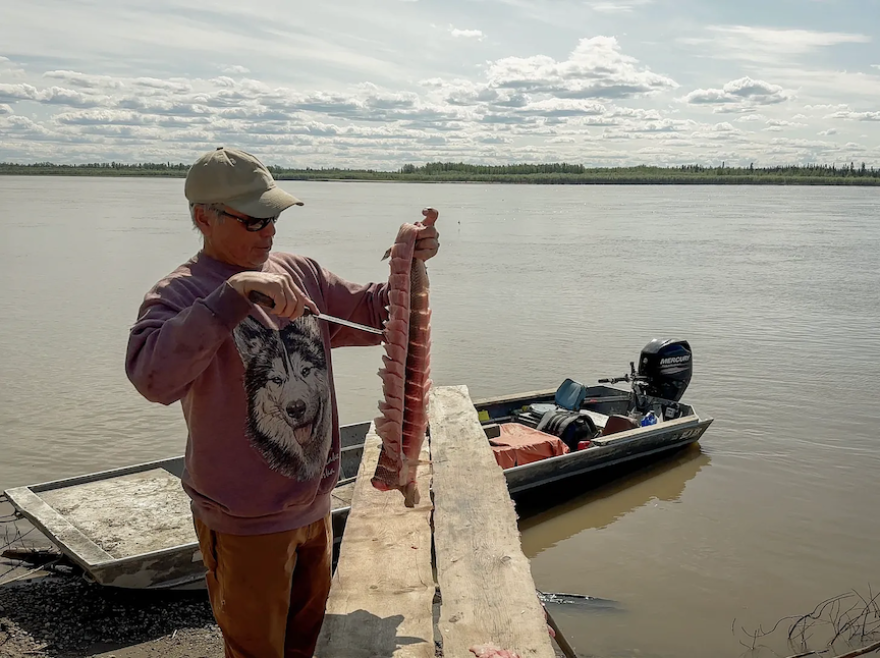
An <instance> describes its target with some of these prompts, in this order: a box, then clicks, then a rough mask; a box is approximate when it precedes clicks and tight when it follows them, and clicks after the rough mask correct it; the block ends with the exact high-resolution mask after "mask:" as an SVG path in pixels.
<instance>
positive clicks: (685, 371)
mask: <svg viewBox="0 0 880 658" xmlns="http://www.w3.org/2000/svg"><path fill="white" fill-rule="evenodd" d="M693 372H694V361H693V353H692V352H691V346H690V344H689V343H688V342H687V341H686V340H668V339H667V340H663V339H660V338H655V339H654V340H652V341H651V342H650V343H648V344H647V345H645V347H644V349H643V350H642V353H641V355H640V356H639V371H638V374H639V376H641V377H644V379H645V387H644V392H645V393H646V394H647V395H650V396H653V397H657V398H663V399H666V400H672V401H673V402H678V401H679V400H681V396H682V395H684V392H685V390H687V387H688V384H690V382H691V376H692V375H693Z"/></svg>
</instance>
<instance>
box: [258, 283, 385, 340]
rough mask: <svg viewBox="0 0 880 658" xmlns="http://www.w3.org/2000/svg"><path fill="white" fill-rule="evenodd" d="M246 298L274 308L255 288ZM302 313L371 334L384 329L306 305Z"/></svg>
mask: <svg viewBox="0 0 880 658" xmlns="http://www.w3.org/2000/svg"><path fill="white" fill-rule="evenodd" d="M248 299H249V300H250V301H252V302H253V303H254V304H259V305H260V306H265V307H266V308H268V309H269V310H271V309H273V308H275V300H274V299H272V298H271V297H269V296H268V295H264V294H263V293H261V292H258V291H256V290H251V291H250V292H249V293H248ZM303 315H314V316H315V317H316V318H318V319H319V320H324V321H325V322H334V323H336V324H341V325H343V326H345V327H351V328H352V329H359V330H360V331H367V332H369V333H371V334H378V335H379V336H381V335H382V334H384V333H385V330H384V329H376V327H368V326H367V325H365V324H358V323H357V322H351V321H349V320H343V319H342V318H336V317H333V316H332V315H325V314H324V313H313V312H312V310H311V309H310V308H308V307H306V308H305V310H304V311H303Z"/></svg>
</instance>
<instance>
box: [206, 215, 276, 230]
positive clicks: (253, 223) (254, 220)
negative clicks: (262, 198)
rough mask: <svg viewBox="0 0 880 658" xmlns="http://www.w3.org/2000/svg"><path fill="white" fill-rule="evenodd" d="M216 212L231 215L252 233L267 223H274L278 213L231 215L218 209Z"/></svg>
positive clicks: (264, 226) (261, 228) (267, 224)
mask: <svg viewBox="0 0 880 658" xmlns="http://www.w3.org/2000/svg"><path fill="white" fill-rule="evenodd" d="M217 213H218V214H220V215H225V216H226V217H231V218H232V219H234V220H235V221H237V222H239V223H241V224H242V225H243V226H244V228H245V230H246V231H250V232H252V233H256V232H257V231H262V230H263V229H264V228H266V227H267V226H269V224H270V223H271V224H274V223H275V222H277V221H278V215H275V216H274V217H264V218H260V217H238V216H237V215H231V214H229V213H228V212H226V211H224V210H218V211H217Z"/></svg>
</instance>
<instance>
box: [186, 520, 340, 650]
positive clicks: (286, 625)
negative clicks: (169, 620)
mask: <svg viewBox="0 0 880 658" xmlns="http://www.w3.org/2000/svg"><path fill="white" fill-rule="evenodd" d="M195 527H196V534H197V535H198V538H199V547H200V549H201V552H202V559H203V561H204V563H205V567H206V568H207V570H208V573H207V574H206V576H205V577H206V580H207V584H208V595H209V597H210V599H211V609H212V610H213V612H214V618H215V619H216V620H217V624H218V625H219V626H220V630H221V631H222V633H223V640H224V644H225V649H226V654H225V655H226V658H312V655H313V654H314V652H315V645H316V644H317V642H318V634H319V633H320V631H321V625H322V624H323V622H324V610H325V606H326V603H327V596H328V595H329V593H330V574H331V559H332V553H333V526H332V525H331V522H330V516H329V515H327V516H326V517H325V518H323V519H321V520H319V521H316V522H315V523H312V524H311V525H308V526H305V527H303V528H297V529H295V530H290V531H288V532H280V533H277V534H271V535H252V536H241V535H227V534H223V533H218V532H215V531H213V530H211V529H210V528H208V527H207V526H206V525H205V524H204V523H202V522H201V521H199V520H198V519H195Z"/></svg>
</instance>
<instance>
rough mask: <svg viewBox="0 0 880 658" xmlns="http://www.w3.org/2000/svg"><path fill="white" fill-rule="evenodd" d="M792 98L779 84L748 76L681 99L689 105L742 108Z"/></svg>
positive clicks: (698, 90)
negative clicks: (719, 87) (718, 87)
mask: <svg viewBox="0 0 880 658" xmlns="http://www.w3.org/2000/svg"><path fill="white" fill-rule="evenodd" d="M791 98H792V94H791V93H790V92H787V91H785V90H784V89H783V88H782V87H780V86H779V85H774V84H770V83H769V82H764V81H763V80H753V79H752V78H750V77H748V76H746V77H743V78H739V79H737V80H732V81H730V82H728V83H727V84H726V85H724V86H723V87H722V88H721V89H697V90H695V91H692V92H691V93H689V94H687V95H686V96H684V97H683V98H682V99H681V100H682V101H684V102H685V103H687V104H689V105H728V106H733V108H734V109H735V110H741V109H751V108H754V107H755V106H762V105H776V104H779V103H784V102H785V101H787V100H789V99H791Z"/></svg>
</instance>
